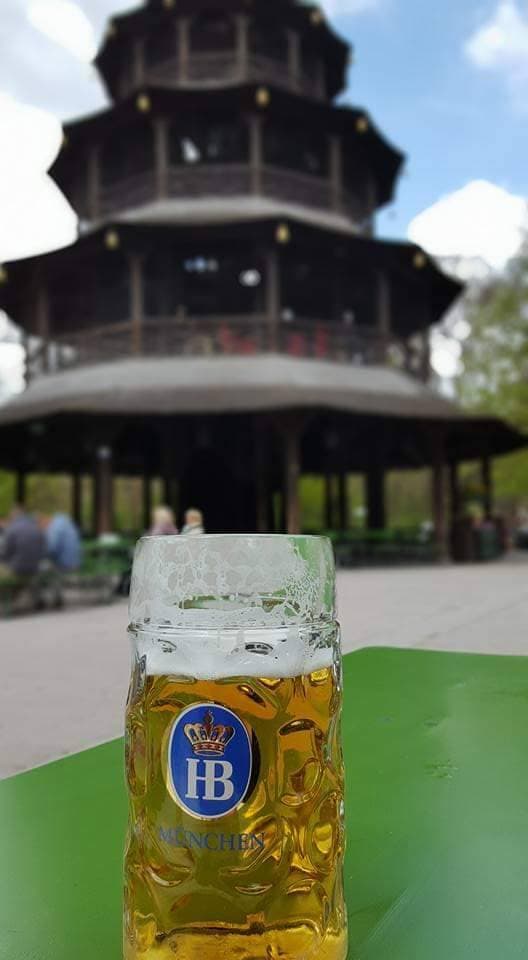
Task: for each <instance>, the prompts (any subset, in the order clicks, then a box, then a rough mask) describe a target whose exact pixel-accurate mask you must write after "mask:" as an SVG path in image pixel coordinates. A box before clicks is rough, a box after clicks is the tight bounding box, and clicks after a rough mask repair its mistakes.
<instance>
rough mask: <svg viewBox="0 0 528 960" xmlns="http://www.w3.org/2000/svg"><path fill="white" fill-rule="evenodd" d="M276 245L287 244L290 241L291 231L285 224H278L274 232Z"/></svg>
mask: <svg viewBox="0 0 528 960" xmlns="http://www.w3.org/2000/svg"><path fill="white" fill-rule="evenodd" d="M275 239H276V240H277V243H289V242H290V240H291V231H290V228H289V226H288V224H287V223H279V226H278V227H277V230H276V232H275Z"/></svg>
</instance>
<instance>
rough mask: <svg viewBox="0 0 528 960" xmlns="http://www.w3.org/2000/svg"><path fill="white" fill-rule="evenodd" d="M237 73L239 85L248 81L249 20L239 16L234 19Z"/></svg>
mask: <svg viewBox="0 0 528 960" xmlns="http://www.w3.org/2000/svg"><path fill="white" fill-rule="evenodd" d="M236 58H237V73H238V77H239V80H240V82H241V83H246V82H247V81H248V80H249V18H248V17H246V16H244V15H243V14H240V15H239V16H237V18H236Z"/></svg>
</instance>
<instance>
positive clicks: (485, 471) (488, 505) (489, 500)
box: [481, 456, 494, 520]
mask: <svg viewBox="0 0 528 960" xmlns="http://www.w3.org/2000/svg"><path fill="white" fill-rule="evenodd" d="M492 467H493V465H492V461H491V457H489V456H485V457H482V461H481V473H482V486H483V488H484V498H483V500H484V513H485V514H486V520H491V519H492V517H493V512H494V511H493V469H492Z"/></svg>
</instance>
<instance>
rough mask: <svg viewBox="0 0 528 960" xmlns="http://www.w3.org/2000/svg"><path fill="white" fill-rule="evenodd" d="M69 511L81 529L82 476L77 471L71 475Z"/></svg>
mask: <svg viewBox="0 0 528 960" xmlns="http://www.w3.org/2000/svg"><path fill="white" fill-rule="evenodd" d="M71 512H72V517H73V520H74V522H75V523H76V525H77V527H78V528H79V530H81V529H82V476H81V474H80V473H79V472H75V473H74V474H73V475H72V503H71Z"/></svg>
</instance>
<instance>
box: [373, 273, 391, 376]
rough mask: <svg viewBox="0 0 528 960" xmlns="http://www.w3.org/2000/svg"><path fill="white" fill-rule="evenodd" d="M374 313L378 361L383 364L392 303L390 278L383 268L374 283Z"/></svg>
mask: <svg viewBox="0 0 528 960" xmlns="http://www.w3.org/2000/svg"><path fill="white" fill-rule="evenodd" d="M376 301H377V302H376V314H377V328H378V336H379V350H378V351H377V353H378V362H379V363H381V364H384V363H385V362H386V360H387V349H388V346H389V340H390V336H391V327H392V316H391V314H392V304H391V287H390V280H389V277H388V275H387V273H386V272H385V271H384V270H379V271H378V274H377V284H376Z"/></svg>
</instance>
